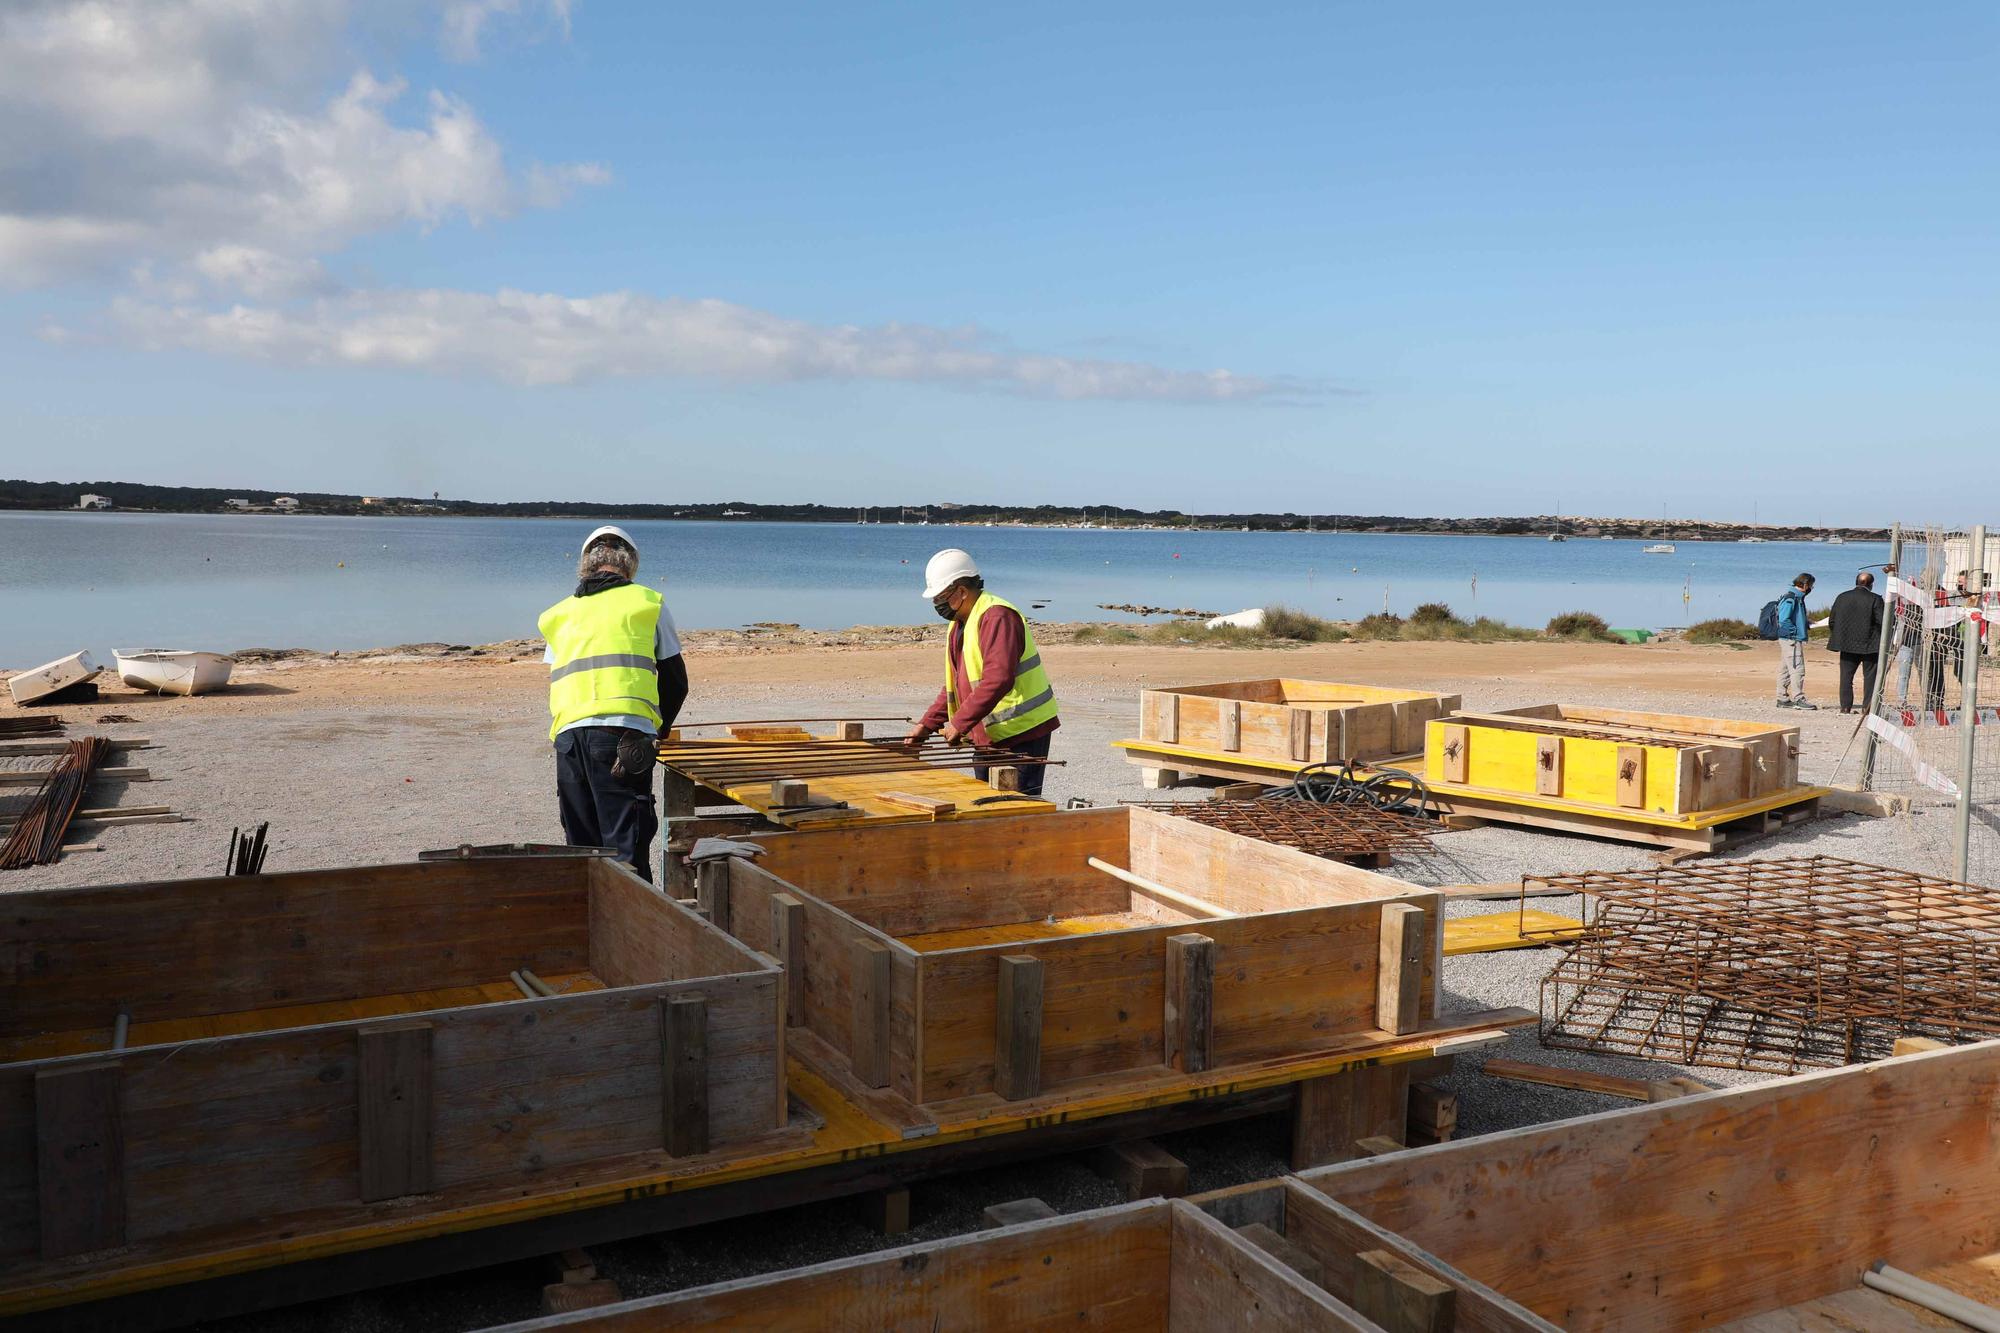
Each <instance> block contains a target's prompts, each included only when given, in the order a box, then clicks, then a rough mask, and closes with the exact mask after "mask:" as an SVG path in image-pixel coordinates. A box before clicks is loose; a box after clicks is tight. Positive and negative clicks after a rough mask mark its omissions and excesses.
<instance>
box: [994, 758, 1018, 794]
mask: <svg viewBox="0 0 2000 1333" xmlns="http://www.w3.org/2000/svg"><path fill="white" fill-rule="evenodd" d="M986 780H987V781H988V782H990V783H992V784H993V789H994V790H995V791H1019V790H1021V770H1020V769H1019V768H1017V767H1016V766H1015V765H1013V764H1001V765H999V766H998V767H996V768H989V769H987V770H986Z"/></svg>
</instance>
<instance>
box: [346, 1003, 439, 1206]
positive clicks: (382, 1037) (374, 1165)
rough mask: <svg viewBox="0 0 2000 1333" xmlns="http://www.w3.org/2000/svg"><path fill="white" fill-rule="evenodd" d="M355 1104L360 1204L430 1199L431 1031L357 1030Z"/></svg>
mask: <svg viewBox="0 0 2000 1333" xmlns="http://www.w3.org/2000/svg"><path fill="white" fill-rule="evenodd" d="M354 1042H355V1047H356V1050H357V1060H356V1069H357V1071H358V1074H357V1084H356V1087H355V1093H354V1096H355V1102H356V1105H357V1107H358V1109H359V1111H360V1118H361V1163H360V1165H361V1201H362V1202H363V1203H373V1202H375V1201H376V1200H378V1199H394V1198H399V1197H401V1196H402V1195H405V1194H428V1193H430V1191H431V1189H432V1188H433V1186H434V1185H435V1183H436V1180H435V1171H434V1168H433V1166H432V1160H431V1025H430V1024H429V1023H424V1022H404V1023H377V1024H373V1025H371V1026H368V1027H364V1028H359V1029H356V1031H355V1034H354Z"/></svg>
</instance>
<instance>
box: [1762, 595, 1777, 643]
mask: <svg viewBox="0 0 2000 1333" xmlns="http://www.w3.org/2000/svg"><path fill="white" fill-rule="evenodd" d="M1757 637H1758V638H1760V639H1775V638H1777V637H1778V603H1777V602H1776V601H1775V600H1773V601H1769V602H1766V603H1764V609H1763V610H1762V611H1759V612H1758V613H1757Z"/></svg>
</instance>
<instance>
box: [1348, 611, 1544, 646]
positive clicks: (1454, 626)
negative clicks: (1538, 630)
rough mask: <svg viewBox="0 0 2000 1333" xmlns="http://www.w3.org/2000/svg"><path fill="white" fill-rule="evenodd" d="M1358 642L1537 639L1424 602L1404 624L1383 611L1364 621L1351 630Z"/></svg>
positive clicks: (1498, 622) (1490, 620)
mask: <svg viewBox="0 0 2000 1333" xmlns="http://www.w3.org/2000/svg"><path fill="white" fill-rule="evenodd" d="M1354 637H1355V638H1357V639H1398V640H1401V641H1403V642H1405V643H1421V642H1434V641H1437V640H1440V639H1448V640H1451V641H1454V642H1459V643H1503V642H1512V641H1515V640H1519V639H1532V638H1535V637H1537V636H1536V634H1535V631H1533V630H1531V629H1522V628H1521V627H1520V626H1519V625H1509V624H1508V623H1507V622H1506V621H1504V620H1495V619H1493V617H1491V616H1481V617H1479V619H1477V620H1466V619H1464V618H1462V617H1461V616H1459V614H1458V613H1457V612H1455V611H1453V610H1452V609H1451V608H1450V607H1449V606H1446V605H1445V604H1444V603H1443V602H1425V603H1424V604H1423V605H1422V606H1420V607H1418V608H1417V609H1416V610H1414V611H1412V612H1411V613H1410V617H1409V619H1407V620H1405V619H1404V618H1403V617H1401V616H1398V615H1391V614H1390V613H1388V612H1386V611H1378V612H1377V613H1375V614H1374V615H1372V616H1366V617H1364V618H1363V619H1362V620H1361V621H1360V623H1359V624H1357V625H1355V627H1354Z"/></svg>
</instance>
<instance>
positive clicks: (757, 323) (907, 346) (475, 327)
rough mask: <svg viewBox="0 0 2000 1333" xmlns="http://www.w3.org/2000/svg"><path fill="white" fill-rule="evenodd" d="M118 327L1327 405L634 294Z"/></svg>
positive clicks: (382, 348) (534, 360)
mask: <svg viewBox="0 0 2000 1333" xmlns="http://www.w3.org/2000/svg"><path fill="white" fill-rule="evenodd" d="M116 318H117V320H118V323H119V325H120V327H121V328H122V330H123V331H124V332H125V334H126V335H127V336H129V337H132V338H135V339H137V340H138V341H140V342H141V343H142V344H144V345H146V346H149V347H154V348H182V349H193V350H198V351H202V352H208V353H214V354H218V355H227V356H246V357H252V358H256V359H261V360H267V361H273V362H278V363H281V364H287V365H309V366H359V367H371V368H378V369H396V370H409V371H421V372H430V373H443V374H453V375H466V376H475V377H481V378H491V379H500V380H506V381H510V382H513V383H519V384H531V385H540V384H574V383H578V382H582V381H586V380H594V379H605V378H620V377H623V378H658V377H672V378H700V379H721V380H736V381H746V382H749V381H795V380H894V381H905V382H924V383H933V384H949V385H956V386H960V387H965V388H982V389H997V390H1001V391H1005V392H1012V393H1020V394H1027V395H1033V396H1042V397H1052V398H1066V399H1086V398H1120V399H1151V400H1165V401H1211V402H1217V401H1243V400H1251V399H1262V398H1272V397H1279V396H1287V395H1295V394H1307V393H1316V392H1320V391H1321V390H1320V389H1319V387H1318V386H1315V385H1311V384H1307V383H1304V382H1301V381H1296V380H1290V379H1271V378H1265V377H1258V376H1246V375H1238V374H1234V373H1231V372H1229V371H1222V370H1217V371H1182V370H1170V369H1166V368H1163V367H1159V366H1152V365H1146V364H1144V363H1140V362H1127V361H1105V360H1091V359H1079V358H1073V357H1059V356H1045V355H1039V354H1035V353H1026V352H1017V351H1012V350H1009V349H1007V348H1005V347H1002V346H999V345H997V344H996V342H995V341H994V340H993V339H992V338H991V337H989V336H987V335H985V334H982V333H980V332H979V331H978V330H974V329H964V330H952V329H939V328H933V327H928V326H925V325H919V324H885V325H879V326H875V327H872V328H861V327H857V326H854V325H823V324H812V323H808V322H806V321H804V320H797V319H789V318H786V317H784V316H781V315H775V314H771V313H768V312H766V311H761V310H753V309H751V308H749V307H747V306H741V305H734V304H731V303H730V302H727V301H715V300H683V299H678V298H664V299H663V298H657V297H649V296H642V295H638V294H636V293H632V292H609V293H606V294H603V295H600V296H589V297H563V296H556V295H548V294H538V293H532V292H517V291H502V292H499V293H497V294H492V295H488V294H485V293H480V292H459V291H439V290H416V291H360V292H350V293H346V294H343V295H340V296H335V297H329V298H323V299H320V300H315V301H310V302H305V303H300V304H294V305H290V306H246V305H236V306H231V307H229V308H227V309H212V308H206V307H202V306H199V305H190V304H179V305H176V304H161V303H152V302H144V301H125V302H121V303H120V304H119V305H118V307H117V309H116Z"/></svg>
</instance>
